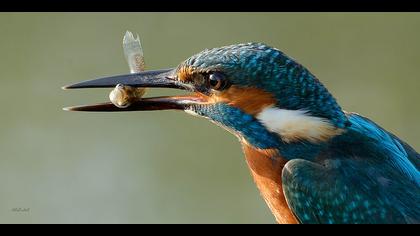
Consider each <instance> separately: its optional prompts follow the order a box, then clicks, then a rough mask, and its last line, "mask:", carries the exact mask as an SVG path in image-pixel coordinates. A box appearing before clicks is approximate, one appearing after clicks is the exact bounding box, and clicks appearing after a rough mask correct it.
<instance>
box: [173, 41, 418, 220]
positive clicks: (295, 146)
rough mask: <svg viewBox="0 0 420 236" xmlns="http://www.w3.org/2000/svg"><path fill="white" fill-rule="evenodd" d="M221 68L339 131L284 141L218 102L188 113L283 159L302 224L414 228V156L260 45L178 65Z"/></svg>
mask: <svg viewBox="0 0 420 236" xmlns="http://www.w3.org/2000/svg"><path fill="white" fill-rule="evenodd" d="M185 66H189V67H192V68H194V69H195V70H201V71H206V72H209V71H210V72H211V71H221V72H223V73H224V74H226V76H227V78H228V79H229V81H230V82H231V83H232V84H234V85H236V86H239V87H253V88H259V89H262V90H264V91H267V92H269V93H271V94H273V95H274V97H275V98H276V107H278V108H279V109H287V110H306V111H308V112H309V113H310V115H312V116H315V117H321V118H325V119H327V120H328V121H329V122H330V123H331V124H333V125H334V126H335V127H336V128H337V129H342V130H343V132H342V133H341V134H340V135H337V136H335V137H333V138H331V139H329V140H326V141H324V142H315V143H314V142H310V141H305V140H300V141H296V142H285V141H284V140H283V139H282V137H281V136H279V135H278V134H276V133H273V132H270V131H268V130H267V129H266V127H265V126H264V125H263V124H261V123H260V121H259V120H258V119H256V118H255V117H253V116H251V115H249V114H247V113H246V112H244V111H243V110H241V109H240V108H237V107H234V106H230V105H228V104H226V103H215V104H206V105H197V106H192V107H191V108H190V109H191V110H193V111H194V112H196V113H197V114H199V115H201V116H204V117H207V118H209V119H211V120H212V121H214V122H216V123H218V124H219V125H221V126H222V127H225V128H226V129H228V130H232V131H233V133H236V134H237V135H239V136H240V137H243V138H244V139H245V140H247V142H248V143H250V144H251V145H252V146H254V147H255V148H258V149H275V150H277V151H278V155H277V156H272V157H271V158H274V159H275V158H284V159H286V160H288V162H287V164H286V166H285V168H284V169H283V173H279V178H280V174H281V175H282V181H283V184H282V185H283V189H284V194H285V197H286V199H287V203H288V204H289V206H290V208H291V210H292V212H293V213H294V215H295V216H296V218H297V219H298V221H300V222H303V223H420V173H419V168H420V165H419V162H420V156H419V154H418V153H417V152H416V151H415V150H414V149H412V148H411V147H410V146H409V145H408V144H406V143H404V142H403V141H401V140H399V139H398V138H397V137H396V136H394V135H393V134H390V133H389V132H387V131H385V130H384V129H382V128H381V127H379V126H378V125H376V124H375V123H374V122H372V121H370V120H369V119H367V118H364V117H362V116H360V115H357V114H354V113H346V112H344V111H343V110H342V109H341V107H340V106H339V105H338V103H337V102H336V100H335V99H334V97H333V96H332V95H331V94H330V93H329V92H328V90H327V89H326V88H325V87H324V86H323V85H322V84H321V83H320V82H319V80H318V79H317V78H315V76H314V75H312V74H311V73H310V72H309V71H308V70H307V69H306V68H304V67H303V66H302V65H300V64H299V63H297V62H295V61H294V60H293V59H291V58H290V57H288V56H286V55H285V54H284V53H282V52H280V51H279V50H277V49H273V48H271V47H269V46H266V45H264V44H260V43H249V44H238V45H232V46H226V47H222V48H215V49H211V50H205V51H203V52H201V53H199V54H197V55H195V56H193V57H191V58H189V59H188V60H186V61H185V62H184V63H182V64H181V65H180V67H185Z"/></svg>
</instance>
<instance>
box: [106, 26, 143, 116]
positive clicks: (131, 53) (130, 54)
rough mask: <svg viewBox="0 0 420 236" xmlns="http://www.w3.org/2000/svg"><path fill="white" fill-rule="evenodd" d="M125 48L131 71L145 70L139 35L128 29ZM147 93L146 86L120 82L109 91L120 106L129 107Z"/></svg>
mask: <svg viewBox="0 0 420 236" xmlns="http://www.w3.org/2000/svg"><path fill="white" fill-rule="evenodd" d="M123 49H124V55H125V59H126V60H127V63H128V67H129V68H130V73H137V72H140V71H144V67H145V63H144V55H143V48H142V47H141V43H140V39H139V36H138V35H137V37H136V38H134V36H133V33H131V32H130V31H127V32H126V33H125V35H124V39H123ZM145 93H146V89H145V88H135V87H131V86H127V85H123V84H118V85H117V86H115V88H114V89H113V90H112V91H111V92H110V93H109V100H111V102H112V103H113V104H114V105H115V106H116V107H118V108H126V107H129V106H130V105H131V104H132V103H133V102H134V101H138V100H140V99H141V98H142V97H143V95H144V94H145Z"/></svg>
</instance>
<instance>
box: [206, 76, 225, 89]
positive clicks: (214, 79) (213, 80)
mask: <svg viewBox="0 0 420 236" xmlns="http://www.w3.org/2000/svg"><path fill="white" fill-rule="evenodd" d="M208 83H209V85H210V87H211V88H212V89H214V90H223V89H224V88H226V86H227V84H228V81H227V80H226V78H225V75H224V74H222V73H220V72H212V73H211V74H210V75H209V77H208Z"/></svg>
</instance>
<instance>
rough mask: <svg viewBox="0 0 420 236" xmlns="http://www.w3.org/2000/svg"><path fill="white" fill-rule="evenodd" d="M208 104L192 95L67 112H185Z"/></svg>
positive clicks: (86, 106) (198, 95) (69, 109)
mask: <svg viewBox="0 0 420 236" xmlns="http://www.w3.org/2000/svg"><path fill="white" fill-rule="evenodd" d="M205 103H207V98H206V96H203V95H201V94H200V93H192V94H188V95H181V96H163V97H149V98H142V99H139V100H138V101H134V102H133V103H131V104H130V105H129V106H128V107H123V108H120V107H117V106H115V105H114V104H113V103H111V102H105V103H98V104H92V105H83V106H74V107H66V108H64V110H66V111H87V112H125V111H157V110H185V111H188V110H189V109H190V107H191V106H193V105H197V104H205Z"/></svg>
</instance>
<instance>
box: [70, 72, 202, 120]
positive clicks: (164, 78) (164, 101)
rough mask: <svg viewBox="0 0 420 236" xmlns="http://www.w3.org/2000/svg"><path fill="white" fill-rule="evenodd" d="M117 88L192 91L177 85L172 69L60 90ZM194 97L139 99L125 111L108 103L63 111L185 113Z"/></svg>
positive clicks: (116, 77) (179, 84)
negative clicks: (168, 111) (183, 111)
mask: <svg viewBox="0 0 420 236" xmlns="http://www.w3.org/2000/svg"><path fill="white" fill-rule="evenodd" d="M117 84H123V85H127V86H131V87H139V88H142V87H143V88H176V89H183V90H192V89H191V87H189V86H187V85H185V84H183V83H181V82H179V81H178V80H177V79H176V71H175V69H165V70H154V71H144V72H140V73H135V74H126V75H117V76H111V77H104V78H99V79H94V80H88V81H84V82H80V83H76V84H72V85H67V86H64V87H63V89H80V88H112V87H115V86H116V85H117ZM199 100H200V98H199V97H197V96H192V95H186V96H166V97H153V98H142V99H140V100H138V101H135V102H133V103H132V104H131V105H130V106H128V107H126V108H118V107H116V106H115V105H114V104H112V103H111V102H106V103H100V104H93V105H84V106H75V107H67V108H64V110H68V111H95V112H116V111H151V110H168V109H170V110H185V109H186V108H187V107H188V106H189V105H190V104H191V103H197V102H199Z"/></svg>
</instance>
